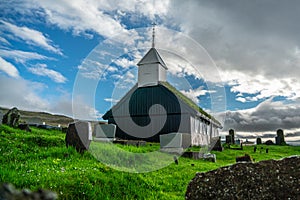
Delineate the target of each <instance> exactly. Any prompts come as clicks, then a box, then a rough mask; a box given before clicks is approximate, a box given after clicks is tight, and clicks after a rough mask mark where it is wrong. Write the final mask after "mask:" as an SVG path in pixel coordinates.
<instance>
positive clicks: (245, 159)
mask: <svg viewBox="0 0 300 200" xmlns="http://www.w3.org/2000/svg"><path fill="white" fill-rule="evenodd" d="M235 161H236V162H252V159H251V156H250V155H249V154H245V155H244V156H239V157H236V158H235Z"/></svg>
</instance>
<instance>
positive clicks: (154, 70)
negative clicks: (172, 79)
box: [102, 28, 222, 146]
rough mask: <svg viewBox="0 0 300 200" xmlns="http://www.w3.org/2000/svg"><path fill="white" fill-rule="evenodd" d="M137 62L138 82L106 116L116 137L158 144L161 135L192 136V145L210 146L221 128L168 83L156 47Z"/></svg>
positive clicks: (164, 66) (165, 69) (165, 71)
mask: <svg viewBox="0 0 300 200" xmlns="http://www.w3.org/2000/svg"><path fill="white" fill-rule="evenodd" d="M152 37H153V41H152V48H150V50H149V51H148V52H147V53H146V54H145V56H144V57H143V58H142V59H141V60H140V61H139V62H138V63H137V65H138V82H137V84H136V85H135V86H134V87H133V88H132V89H131V90H129V92H127V94H126V95H125V96H124V97H123V98H122V99H121V100H120V101H119V102H118V103H117V104H116V105H114V106H113V107H112V108H111V109H110V110H109V111H107V112H106V113H105V114H104V115H103V117H102V118H103V119H104V120H108V123H109V124H116V126H117V130H116V137H117V138H120V139H126V140H145V141H150V142H159V135H162V134H168V133H174V132H175V133H188V134H191V144H192V145H193V146H199V145H207V144H209V143H210V140H211V139H212V138H214V137H218V136H219V129H220V128H222V126H221V124H220V122H218V121H217V120H216V119H215V118H214V117H213V116H211V115H209V114H208V113H207V112H205V111H204V110H202V109H201V108H200V107H199V106H198V105H197V104H196V103H194V102H193V101H192V100H191V99H189V98H188V97H186V96H185V95H183V94H182V93H181V92H180V91H178V90H177V89H176V88H175V87H173V86H172V85H171V84H169V83H168V82H167V70H168V68H167V65H166V64H165V63H164V61H163V59H162V58H161V56H160V54H159V53H158V51H157V50H156V48H155V46H154V28H153V36H152Z"/></svg>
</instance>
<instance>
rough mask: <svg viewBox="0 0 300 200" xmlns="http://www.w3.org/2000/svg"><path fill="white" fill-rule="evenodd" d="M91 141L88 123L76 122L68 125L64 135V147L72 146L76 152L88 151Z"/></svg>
mask: <svg viewBox="0 0 300 200" xmlns="http://www.w3.org/2000/svg"><path fill="white" fill-rule="evenodd" d="M91 140H92V127H91V123H90V122H83V121H78V122H75V123H72V124H69V127H68V130H67V134H66V139H65V141H66V146H67V147H68V146H73V147H75V148H76V150H77V151H78V152H83V151H85V150H88V149H89V146H90V143H91Z"/></svg>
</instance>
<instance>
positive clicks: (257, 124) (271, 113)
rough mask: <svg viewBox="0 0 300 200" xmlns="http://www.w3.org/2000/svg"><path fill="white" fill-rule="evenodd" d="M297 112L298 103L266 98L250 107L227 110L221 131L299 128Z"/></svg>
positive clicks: (289, 129) (299, 111) (298, 110)
mask: <svg viewBox="0 0 300 200" xmlns="http://www.w3.org/2000/svg"><path fill="white" fill-rule="evenodd" d="M299 113H300V105H299V104H297V103H295V102H294V103H290V104H284V103H283V102H279V101H273V100H272V99H268V100H266V101H264V102H262V103H260V104H259V105H258V106H256V107H254V108H251V109H246V110H238V111H227V112H226V116H225V122H224V129H223V131H228V130H229V129H234V130H236V131H238V132H245V133H246V132H248V133H249V132H250V133H252V132H255V133H264V132H268V131H276V130H277V129H279V128H281V129H284V130H288V131H293V130H294V129H299V128H300V125H299V121H300V115H299ZM222 115H224V113H223V114H222Z"/></svg>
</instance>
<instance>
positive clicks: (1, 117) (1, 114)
mask: <svg viewBox="0 0 300 200" xmlns="http://www.w3.org/2000/svg"><path fill="white" fill-rule="evenodd" d="M2 119H3V113H2V111H1V110H0V125H1V124H2Z"/></svg>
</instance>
